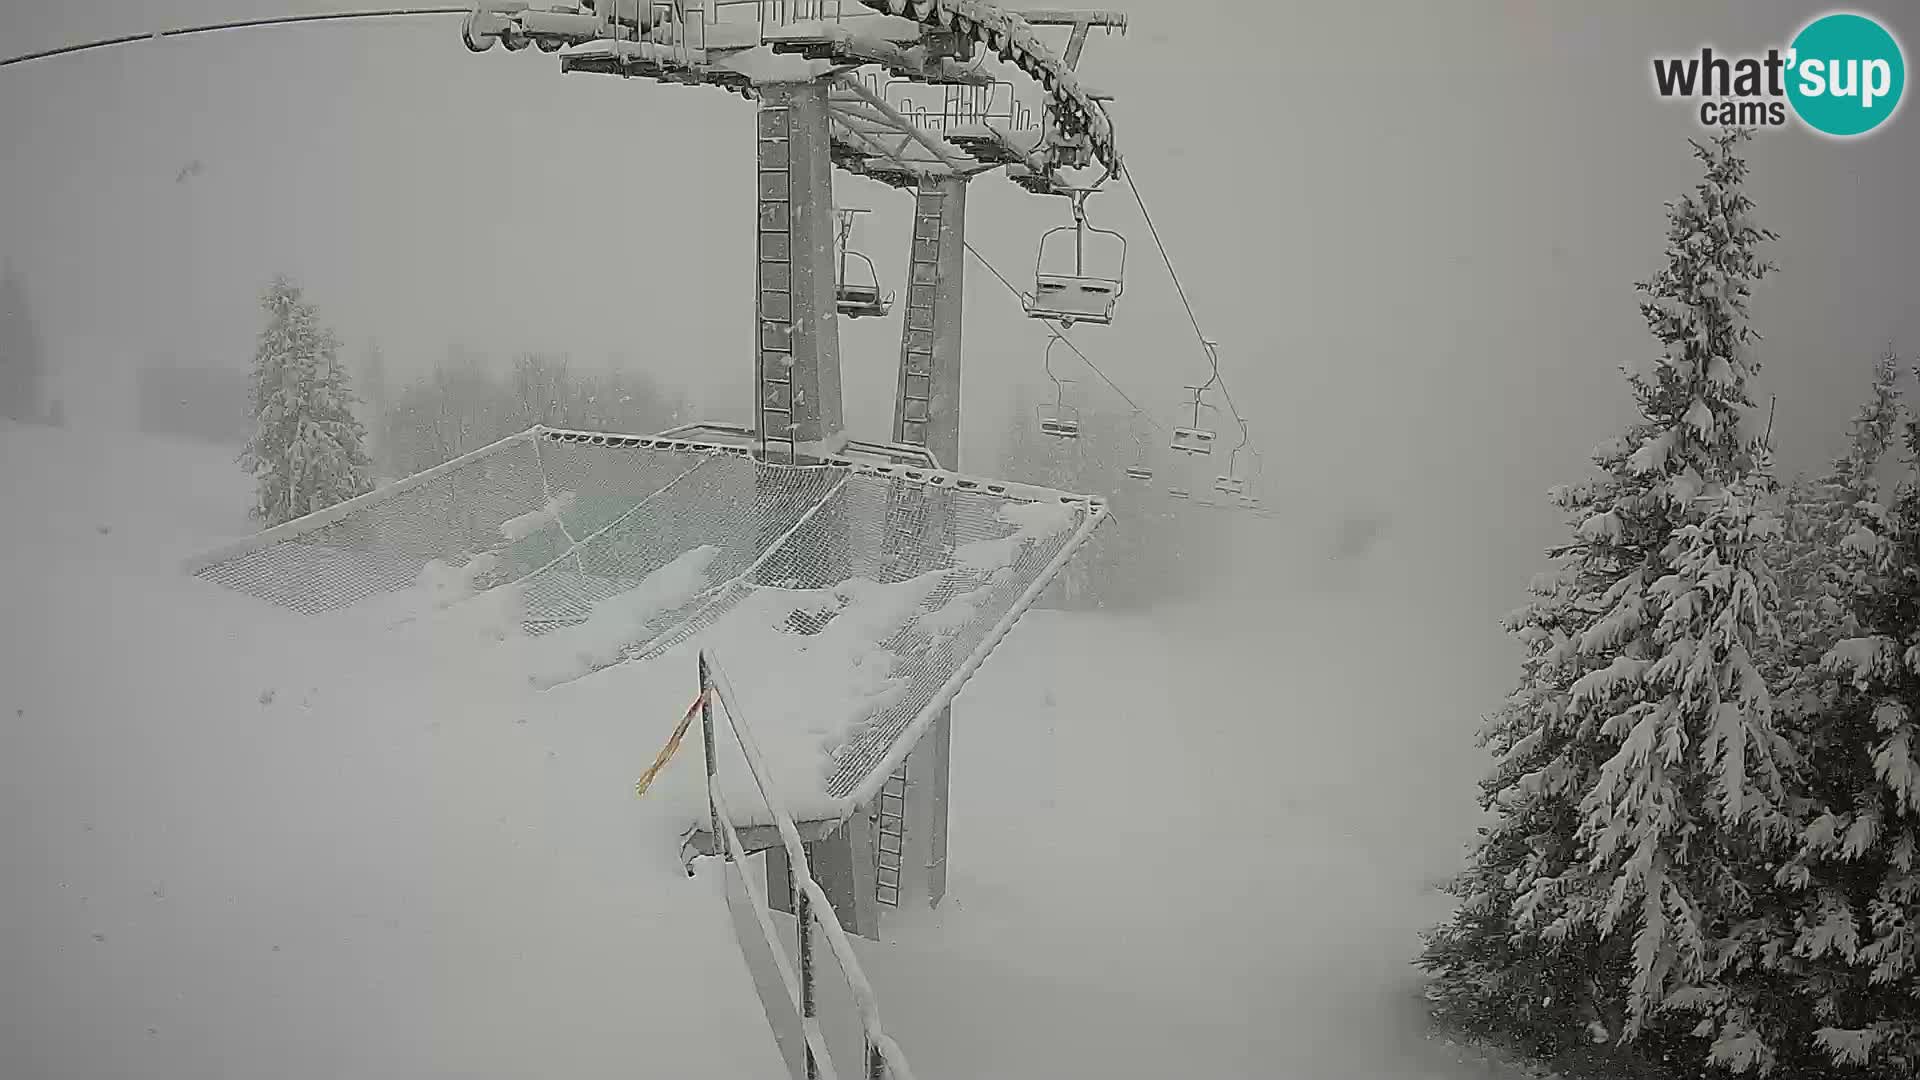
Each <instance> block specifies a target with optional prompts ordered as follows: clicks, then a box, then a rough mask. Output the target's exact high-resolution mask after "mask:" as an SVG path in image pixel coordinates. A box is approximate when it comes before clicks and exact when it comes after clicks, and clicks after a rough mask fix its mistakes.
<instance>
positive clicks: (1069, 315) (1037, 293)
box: [1027, 274, 1120, 326]
mask: <svg viewBox="0 0 1920 1080" xmlns="http://www.w3.org/2000/svg"><path fill="white" fill-rule="evenodd" d="M1119 296H1120V283H1119V282H1118V281H1115V280H1113V279H1111V278H1093V277H1074V276H1073V275H1071V274H1039V275H1037V276H1036V277H1035V279H1034V291H1033V300H1032V301H1031V302H1030V303H1029V304H1028V305H1027V314H1028V315H1029V316H1031V317H1033V318H1036V319H1059V320H1061V321H1063V322H1069V323H1074V322H1086V323H1094V324H1096V325H1099V326H1106V325H1109V324H1111V323H1112V322H1113V306H1114V302H1115V301H1116V300H1118V299H1119Z"/></svg>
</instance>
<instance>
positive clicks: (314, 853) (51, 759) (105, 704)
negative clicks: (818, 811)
mask: <svg viewBox="0 0 1920 1080" xmlns="http://www.w3.org/2000/svg"><path fill="white" fill-rule="evenodd" d="M228 457H229V455H228V454H226V453H224V452H221V451H209V450H204V449H200V448H196V447H190V446H184V445H173V444H168V443H164V442H150V441H145V440H133V439H124V438H123V439H111V438H89V437H86V436H83V435H80V434H77V433H70V432H53V431H42V430H27V429H0V498H4V499H5V500H6V504H7V505H8V506H9V507H12V508H14V509H15V510H16V511H22V512H16V513H10V514H9V515H8V516H7V517H6V518H5V519H4V523H3V524H0V529H4V534H3V535H0V545H3V546H4V550H5V552H6V554H7V558H6V559H5V560H0V597H4V601H3V602H0V606H4V608H5V609H6V610H7V612H8V613H9V618H8V620H7V621H6V624H5V629H4V631H0V633H4V638H0V698H3V699H4V700H0V708H4V710H5V712H4V727H0V731H3V732H4V735H0V863H4V865H5V866H6V867H7V872H6V873H5V874H4V875H0V972H4V973H5V974H4V975H0V1076H7V1077H10V1078H12V1077H20V1078H23V1080H38V1078H55V1077H75V1078H80V1077H90V1078H107V1077H136V1076H137V1077H142V1078H172V1077H177V1078H182V1080H185V1078H202V1077H205V1078H211V1077H224V1076H232V1077H249V1078H257V1077H262V1076H275V1077H288V1078H304V1077H314V1078H319V1077H329V1078H332V1077H346V1076H353V1077H377V1076H395V1077H398V1076H407V1077H455V1076H458V1077H474V1078H478V1077H501V1078H505V1077H528V1076H536V1075H540V1076H549V1075H550V1076H612V1075H634V1074H645V1075H680V1076H743V1077H744V1076H776V1075H779V1071H780V1063H779V1060H778V1058H777V1057H776V1056H775V1053H774V1049H773V1045H772V1040H771V1037H770V1036H768V1035H767V1033H766V1030H767V1029H766V1021H765V1018H764V1016H763V1014H762V1012H761V1009H760V1006H759V1003H758V1000H757V999H756V997H755V996H754V992H753V989H752V984H751V981H750V979H749V977H748V974H747V972H746V969H745V966H744V963H743V962H742V960H741V958H740V953H739V950H738V948H737V947H736V946H735V944H734V942H733V939H732V936H731V930H730V927H729V925H728V921H727V915H726V908H725V906H724V903H723V902H722V900H721V899H720V895H719V893H718V886H717V881H718V876H717V875H711V874H709V875H701V876H700V877H698V878H695V879H693V880H688V879H687V878H686V877H685V876H684V874H683V872H682V871H681V868H680V863H679V861H678V856H677V848H678V832H677V831H676V829H675V828H673V827H672V825H671V824H669V823H667V822H665V821H663V820H660V818H661V815H663V814H665V813H669V811H666V810H663V809H662V808H661V805H660V804H653V805H649V804H648V803H646V802H641V801H636V800H635V799H634V797H633V790H632V785H633V779H634V776H635V775H636V774H637V772H638V770H639V769H640V768H642V767H644V765H645V763H646V762H647V761H650V760H651V759H652V757H653V755H654V753H655V752H656V751H657V750H658V749H659V746H660V743H661V742H662V741H663V739H664V734H663V731H662V724H664V725H666V726H668V727H670V726H671V724H672V722H673V720H676V719H677V718H678V716H677V713H678V709H680V708H684V707H685V701H684V700H681V701H680V702H679V703H678V707H677V708H676V709H675V715H674V716H672V717H664V718H660V722H658V723H653V724H649V723H647V722H646V719H647V718H646V717H645V715H644V706H637V707H636V708H631V709H591V708H579V709H574V708H568V707H566V706H567V704H568V703H566V702H564V701H562V700H552V701H545V700H542V699H540V698H539V696H538V695H536V694H534V693H533V692H531V691H529V690H528V689H527V688H526V687H525V686H524V684H523V683H514V682H512V681H511V680H508V679H505V678H502V677H498V676H495V675H492V674H490V672H489V671H488V670H487V669H485V668H479V669H475V668H474V667H473V666H472V665H471V663H470V662H469V661H470V657H471V655H472V654H471V652H470V651H468V650H466V649H463V648H460V647H457V646H455V645H450V644H449V643H447V642H444V641H438V640H434V639H433V638H432V637H430V636H428V637H421V636H413V637H409V636H407V635H404V634H396V635H393V636H392V637H391V639H390V641H389V645H390V647H388V648H383V649H380V650H369V649H366V648H365V647H364V646H363V643H362V642H358V641H355V640H352V639H351V638H350V637H347V636H343V635H341V634H339V633H338V631H339V630H340V629H341V627H340V626H338V625H335V624H329V623H326V622H324V621H316V620H311V619H304V618H303V617H302V616H299V615H297V614H295V613H293V612H291V611H285V610H283V609H279V608H276V607H273V606H272V605H269V604H265V603H263V602H261V601H259V600H256V599H253V598H251V597H247V596H243V595H240V594H237V593H232V592H229V591H227V590H223V589H221V588H219V587H218V586H216V585H213V584H211V583H208V582H204V581H199V580H196V579H193V578H190V577H187V576H185V575H184V574H183V573H181V571H180V569H179V563H180V560H181V559H182V558H184V557H186V556H187V555H189V554H191V553H193V552H195V551H197V550H201V549H204V548H205V547H206V546H207V545H208V543H209V542H210V541H217V540H219V539H222V538H223V537H230V536H234V535H239V534H242V533H245V532H247V531H248V527H247V523H246V522H245V521H244V520H243V519H242V516H241V514H240V513H239V511H240V510H241V509H242V508H243V507H244V506H245V505H246V502H245V497H246V486H245V478H244V477H243V476H241V474H240V473H239V470H238V469H237V468H236V467H234V466H233V465H232V464H231V462H230V461H229V460H228ZM691 696H692V687H691V686H689V687H688V688H687V693H686V694H685V695H684V697H688V698H690V697H691ZM687 775H688V770H686V769H678V770H674V771H673V777H672V779H677V780H679V781H681V782H682V783H684V782H685V780H686V779H687ZM663 786H665V785H664V784H663Z"/></svg>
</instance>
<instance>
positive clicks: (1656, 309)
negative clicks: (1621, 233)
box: [1423, 132, 1789, 1063]
mask: <svg viewBox="0 0 1920 1080" xmlns="http://www.w3.org/2000/svg"><path fill="white" fill-rule="evenodd" d="M1745 137H1746V134H1745V133H1743V132H1734V133H1729V134H1726V135H1723V136H1721V137H1719V138H1717V139H1714V140H1712V141H1711V142H1710V143H1707V144H1698V143H1696V144H1695V145H1694V149H1695V152H1696V156H1697V157H1698V158H1699V159H1700V161H1701V164H1702V166H1703V168H1704V172H1705V176H1704V178H1703V180H1702V181H1701V183H1700V184H1699V185H1698V186H1697V187H1696V189H1695V191H1694V192H1693V194H1691V195H1689V196H1687V197H1684V198H1682V199H1680V200H1678V201H1676V202H1673V203H1670V204H1669V205H1668V214H1667V216H1668V231H1667V237H1668V244H1667V251H1666V265H1665V266H1664V268H1663V269H1662V270H1661V271H1660V273H1659V274H1657V275H1656V276H1655V277H1654V278H1653V279H1652V280H1651V281H1648V282H1644V283H1642V284H1641V285H1640V286H1639V288H1640V290H1641V292H1642V293H1643V294H1644V296H1645V299H1644V301H1643V302H1642V305H1641V312H1642V315H1643V317H1644V318H1645V319H1646V322H1647V325H1648V328H1649V329H1650V330H1651V331H1652V333H1653V335H1654V337H1655V338H1656V339H1657V341H1658V342H1659V345H1660V349H1659V352H1658V354H1657V355H1655V356H1653V357H1652V358H1651V360H1650V362H1649V363H1646V364H1642V365H1636V366H1630V367H1629V370H1628V372H1627V375H1628V383H1629V386H1630V387H1631V389H1632V392H1633V396H1634V399H1635V402H1636V404H1637V405H1638V407H1639V412H1640V418H1639V419H1638V420H1637V421H1636V422H1635V423H1633V424H1632V425H1630V426H1629V428H1628V429H1627V431H1626V432H1625V433H1624V435H1623V436H1622V437H1620V438H1616V439H1613V440H1610V441H1609V442H1607V443H1606V444H1603V445H1602V446H1601V447H1600V448H1599V449H1598V450H1597V451H1596V453H1595V458H1594V460H1595V463H1596V465H1598V466H1599V469H1600V475H1598V476H1596V477H1594V478H1592V479H1590V480H1588V481H1585V482H1582V483H1579V484H1575V485H1571V486H1568V487H1566V488H1562V489H1559V490H1557V491H1556V492H1555V494H1554V502H1555V503H1556V504H1557V505H1558V506H1560V507H1561V508H1562V509H1563V510H1564V511H1565V512H1566V513H1567V514H1568V518H1569V524H1570V526H1571V528H1572V532H1573V536H1572V539H1571V542H1570V543H1568V544H1567V545H1565V546H1564V547H1562V548H1560V549H1557V550H1556V551H1555V552H1553V553H1552V554H1553V555H1554V558H1555V562H1556V568H1555V571H1554V572H1553V573H1552V574H1551V575H1549V576H1548V577H1547V579H1546V580H1545V581H1544V582H1543V583H1542V585H1541V587H1540V588H1539V589H1537V590H1536V599H1535V601H1534V603H1533V604H1532V605H1530V606H1529V607H1528V608H1527V609H1525V610H1524V611H1522V612H1521V613H1520V614H1519V615H1518V616H1516V618H1515V619H1514V620H1513V623H1512V625H1513V627H1514V629H1515V631H1516V633H1517V634H1518V635H1519V637H1520V638H1521V641H1522V642H1523V643H1524V644H1525V645H1526V647H1527V649H1528V663H1527V666H1526V668H1525V669H1524V673H1523V682H1522V686H1521V689H1520V690H1519V692H1517V693H1516V695H1515V696H1514V698H1513V699H1512V700H1511V701H1510V703H1509V705H1508V707H1507V708H1506V709H1505V710H1503V711H1502V712H1501V713H1499V714H1497V715H1496V716H1495V717H1494V719H1493V720H1492V721H1491V723H1490V725H1489V730H1488V731H1487V733H1486V736H1485V737H1486V739H1487V741H1488V742H1489V743H1490V744H1491V745H1492V747H1493V749H1494V750H1495V752H1496V754H1498V755H1499V756H1498V763H1497V765H1496V768H1495V770H1494V772H1493V774H1492V776H1491V777H1490V778H1489V780H1488V782H1487V785H1486V790H1485V793H1484V799H1483V804H1484V805H1485V806H1486V807H1487V808H1488V809H1489V810H1490V811H1492V812H1493V814H1494V816H1495V823H1494V824H1492V825H1491V826H1489V827H1488V829H1487V830H1486V831H1485V834H1484V835H1483V838H1482V842H1481V843H1480V844H1479V845H1478V847H1477V848H1476V849H1475V852H1474V854H1473V856H1472V858H1471V860H1470V862H1469V866H1468V868H1467V871H1466V873H1465V874H1464V875H1463V876H1462V878H1461V880H1460V882H1459V883H1457V885H1456V892H1458V893H1462V894H1464V895H1463V901H1464V902H1463V904H1462V907H1461V910H1460V912H1459V913H1457V914H1456V916H1455V917H1454V919H1453V921H1452V922H1450V923H1449V924H1448V925H1446V926H1444V927H1442V928H1441V929H1440V930H1439V931H1437V932H1436V933H1435V934H1434V935H1433V936H1432V937H1431V938H1430V939H1429V947H1428V951H1427V953H1426V955H1425V957H1423V963H1425V964H1426V965H1427V966H1428V967H1429V969H1430V970H1433V971H1435V973H1436V975H1437V976H1438V978H1437V979H1436V984H1435V993H1436V995H1437V996H1439V997H1440V998H1441V1000H1442V1004H1443V1006H1448V1007H1449V1008H1450V1011H1453V1012H1454V1013H1455V1014H1462V1013H1471V1012H1473V1011H1474V1010H1475V1009H1478V1010H1479V1011H1480V1012H1481V1013H1482V1014H1483V1015H1488V1016H1491V1015H1492V1013H1493V1011H1494V1010H1497V1009H1511V1008H1515V1007H1519V1006H1520V1005H1522V1004H1523V1002H1524V996H1523V994H1524V989H1525V985H1526V982H1527V981H1528V980H1530V979H1533V978H1535V977H1539V978H1543V979H1544V980H1545V982H1544V983H1536V984H1535V985H1536V986H1538V985H1545V986H1547V987H1550V988H1553V989H1554V990H1556V991H1557V993H1552V994H1549V995H1546V996H1549V997H1552V998H1553V999H1554V1000H1555V1001H1558V1002H1560V1005H1559V1006H1558V1007H1560V1008H1564V1009H1568V1010H1571V1011H1570V1012H1569V1013H1568V1014H1566V1015H1565V1016H1562V1017H1560V1018H1559V1019H1560V1021H1561V1022H1563V1023H1564V1022H1565V1021H1566V1020H1569V1019H1576V1018H1578V1019H1584V1020H1585V1021H1586V1022H1587V1023H1589V1024H1590V1025H1592V1029H1593V1030H1594V1031H1595V1032H1596V1033H1599V1034H1604V1035H1606V1036H1609V1037H1614V1038H1618V1039H1623V1040H1625V1039H1633V1038H1635V1037H1638V1036H1640V1035H1641V1034H1643V1033H1645V1032H1647V1031H1649V1030H1650V1028H1651V1027H1652V1025H1653V1023H1654V1021H1655V1019H1656V1017H1658V1016H1659V1015H1660V1013H1661V1011H1662V1010H1663V1009H1664V1008H1666V1007H1668V1006H1669V1004H1670V999H1672V998H1673V997H1674V995H1675V994H1676V993H1678V992H1681V991H1697V990H1701V989H1702V988H1708V989H1711V988H1712V987H1714V986H1715V985H1717V984H1716V980H1717V979H1718V978H1719V977H1720V976H1721V975H1722V974H1723V973H1724V972H1725V970H1726V965H1728V964H1731V963H1733V962H1735V961H1736V960H1737V959H1738V958H1737V957H1732V956H1730V955H1729V954H1728V953H1727V952H1726V951H1724V950H1722V949H1720V948H1719V947H1718V946H1719V945H1720V937H1721V935H1722V934H1723V932H1724V927H1725V925H1726V920H1727V919H1729V918H1737V917H1738V915H1739V909H1740V908H1741V907H1742V905H1743V903H1744V895H1743V892H1742V885H1741V881H1740V869H1741V868H1742V867H1743V866H1745V865H1746V861H1745V860H1749V859H1752V858H1754V857H1755V854H1756V853H1757V852H1760V851H1763V850H1765V849H1766V847H1767V845H1768V844H1770V843H1778V842H1779V841H1781V840H1782V838H1783V837H1784V836H1785V835H1786V834H1787V832H1788V831H1789V830H1788V824H1787V822H1786V819H1785V818H1784V816H1783V813H1782V809H1781V805H1780V804H1781V800H1782V789H1781V775H1780V761H1781V759H1782V758H1783V757H1784V756H1785V748H1784V746H1783V745H1782V743H1781V740H1780V738H1779V736H1778V734H1777V733H1776V732H1775V731H1774V728H1773V715H1772V714H1773V709H1772V701H1771V697H1770V695H1769V692H1768V688H1767V686H1766V684H1765V681H1764V679H1763V678H1762V676H1761V672H1760V670H1759V666H1758V664H1759V661H1758V657H1759V655H1760V653H1761V645H1762V642H1763V640H1766V639H1768V638H1770V637H1771V636H1773V635H1775V634H1776V632H1777V622H1776V619H1775V616H1774V608H1775V603H1776V586H1775V583H1774V580H1773V576H1772V573H1771V571H1770V569H1769V568H1768V566H1767V565H1766V563H1765V560H1764V550H1763V547H1764V545H1766V544H1768V543H1770V542H1771V541H1772V538H1773V537H1774V535H1775V534H1776V533H1777V531H1778V519H1777V517H1775V516H1774V515H1773V514H1772V513H1771V511H1770V504H1771V502H1772V498H1773V495H1774V485H1773V481H1772V479H1771V475H1770V462H1769V453H1768V449H1767V447H1766V446H1765V445H1764V443H1763V441H1762V440H1760V439H1758V438H1755V437H1753V436H1752V435H1751V434H1750V433H1749V432H1748V430H1747V425H1746V418H1747V413H1748V411H1749V410H1750V409H1751V406H1752V402H1751V400H1750V398H1749V396H1748V382H1749V380H1750V379H1751V378H1752V377H1753V375H1754V373H1755V372H1756V371H1757V364H1756V363H1755V361H1754V358H1753V357H1752V355H1751V352H1750V344H1751V342H1752V341H1753V339H1754V335H1753V333H1752V331H1751V330H1750V329H1749V328H1748V326H1747V312H1746V300H1747V297H1748V295H1749V292H1750V288H1751V286H1752V284H1753V282H1755V281H1756V280H1758V279H1759V278H1760V277H1761V276H1762V275H1764V274H1765V273H1766V272H1767V271H1768V270H1769V269H1770V267H1769V266H1768V265H1767V264H1766V263H1764V262H1763V261H1761V260H1760V258H1759V257H1758V254H1757V252H1756V250H1755V249H1756V248H1757V246H1758V245H1759V244H1760V243H1761V242H1762V241H1765V240H1768V239H1771V238H1772V235H1771V234H1770V233H1768V232H1766V231H1765V230H1762V229H1760V228H1758V227H1756V226H1755V225H1754V224H1753V223H1752V222H1751V220H1750V211H1751V203H1750V200H1749V199H1748V198H1747V196H1746V194H1745V193H1744V191H1743V190H1742V182H1743V180H1744V177H1745V174H1746V164H1745V162H1744V161H1743V160H1742V159H1741V157H1740V156H1739V153H1738V148H1739V144H1740V142H1741V141H1742V140H1743V139H1744V138H1745ZM1562 995H1573V996H1574V998H1575V1001H1574V1002H1568V1001H1566V1000H1565V998H1564V997H1563V996H1562ZM1582 998H1584V1003H1581V999H1582ZM1535 1011H1536V1012H1537V1011H1538V1010H1535ZM1541 1019H1542V1020H1543V1022H1549V1023H1550V1022H1552V1021H1553V1019H1554V1018H1552V1017H1542V1018H1541ZM1723 1027H1724V1029H1725V1030H1726V1031H1729V1032H1733V1033H1734V1041H1733V1042H1731V1043H1729V1042H1726V1041H1725V1040H1723V1041H1722V1043H1721V1044H1720V1045H1717V1046H1716V1048H1715V1057H1716V1059H1717V1060H1719V1061H1721V1062H1723V1063H1733V1062H1734V1061H1735V1060H1736V1059H1737V1058H1738V1057H1739V1055H1740V1054H1742V1053H1744V1052H1746V1050H1747V1047H1746V1046H1745V1044H1744V1043H1740V1042H1739V1035H1740V1032H1739V1026H1738V1024H1737V1023H1732V1024H1727V1025H1723Z"/></svg>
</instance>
